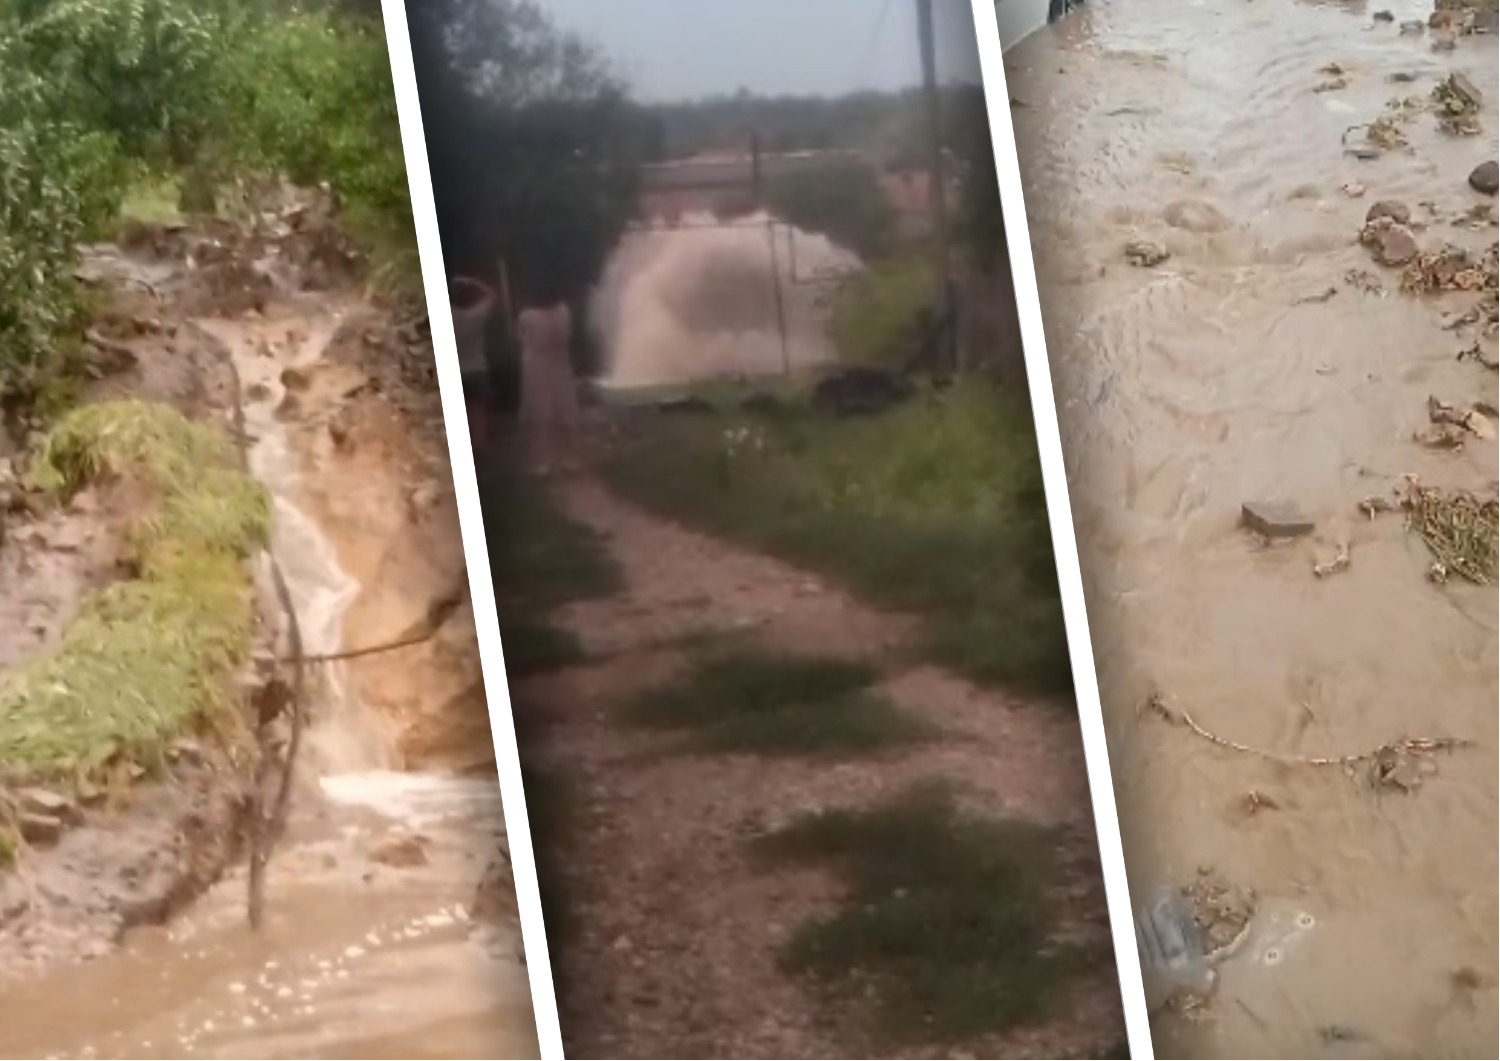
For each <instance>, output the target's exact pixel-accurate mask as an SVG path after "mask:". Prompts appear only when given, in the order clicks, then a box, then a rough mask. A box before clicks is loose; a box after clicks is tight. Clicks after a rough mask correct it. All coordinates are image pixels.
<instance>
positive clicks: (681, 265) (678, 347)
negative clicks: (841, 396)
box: [589, 213, 860, 387]
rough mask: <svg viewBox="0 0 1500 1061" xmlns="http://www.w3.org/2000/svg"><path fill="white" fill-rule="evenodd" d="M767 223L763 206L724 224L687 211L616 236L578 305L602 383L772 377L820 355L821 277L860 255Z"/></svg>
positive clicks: (828, 351) (825, 288)
mask: <svg viewBox="0 0 1500 1061" xmlns="http://www.w3.org/2000/svg"><path fill="white" fill-rule="evenodd" d="M771 222H772V219H771V217H770V216H769V215H767V214H764V213H760V214H753V215H750V216H749V217H746V218H741V219H738V220H736V221H733V222H716V221H715V219H714V218H713V217H712V216H711V215H708V214H690V215H686V216H684V217H683V218H682V221H681V223H680V224H679V225H678V226H677V227H675V228H652V229H646V230H635V231H631V232H627V233H626V234H625V236H624V237H623V238H622V239H621V241H620V243H619V245H618V246H617V247H616V248H615V250H614V253H613V254H612V255H611V257H610V260H609V262H608V264H607V265H606V266H605V270H604V275H603V277H602V278H601V280H600V282H599V286H598V288H597V290H596V291H595V293H594V297H593V300H592V302H591V304H590V307H589V327H590V329H591V331H592V332H593V334H594V336H595V338H596V339H597V340H598V341H599V343H600V345H601V347H602V348H603V350H604V352H605V357H604V363H605V366H606V367H605V370H604V372H603V377H604V382H605V383H606V384H608V385H610V386H615V387H650V386H656V385H661V384H674V383H685V382H692V381H696V380H703V379H708V378H712V377H716V376H725V375H746V376H764V375H775V374H777V373H780V372H782V371H783V370H784V369H785V368H786V367H788V366H789V367H790V368H792V369H793V370H794V371H795V370H797V369H801V368H806V367H808V366H810V365H816V364H820V363H822V362H826V361H829V360H831V359H832V358H833V357H834V350H833V345H832V342H831V340H830V338H829V336H828V317H829V308H828V303H829V298H828V296H829V294H830V292H831V291H832V287H831V286H830V285H831V283H832V282H833V281H832V278H835V277H840V276H847V275H848V274H850V273H851V272H853V271H855V270H857V269H858V268H859V267H860V261H859V259H858V257H857V256H855V255H854V254H852V253H850V252H849V251H846V250H844V249H842V248H840V247H838V246H837V245H835V244H834V243H832V242H830V241H829V240H828V239H827V238H826V237H824V236H821V235H818V234H815V233H809V232H804V231H802V230H800V229H796V228H792V227H790V226H787V225H784V224H781V223H776V224H775V225H774V227H773V226H772V224H771ZM772 233H774V238H775V241H776V249H775V254H774V266H773V253H772V248H771V238H772V235H771V234H772ZM778 287H779V290H780V296H781V313H780V314H778V310H777V290H778ZM783 318H784V320H785V332H786V337H785V349H784V350H783V345H782V334H781V332H782V324H781V320H782V319H783Z"/></svg>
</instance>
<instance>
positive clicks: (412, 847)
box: [370, 835, 427, 869]
mask: <svg viewBox="0 0 1500 1061" xmlns="http://www.w3.org/2000/svg"><path fill="white" fill-rule="evenodd" d="M370 861H371V862H376V863H379V864H380V865H382V866H391V867H393V868H395V869H411V868H413V867H416V866H425V865H427V842H426V841H425V840H423V839H422V837H420V836H412V835H402V836H391V837H387V838H386V839H384V840H382V841H381V842H380V843H378V844H376V845H375V846H374V847H373V848H372V849H371V850H370Z"/></svg>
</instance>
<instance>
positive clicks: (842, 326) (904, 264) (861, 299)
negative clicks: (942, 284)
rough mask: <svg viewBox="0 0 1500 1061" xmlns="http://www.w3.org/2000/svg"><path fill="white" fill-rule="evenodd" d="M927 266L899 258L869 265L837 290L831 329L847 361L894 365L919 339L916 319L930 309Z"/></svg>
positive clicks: (932, 287) (932, 289)
mask: <svg viewBox="0 0 1500 1061" xmlns="http://www.w3.org/2000/svg"><path fill="white" fill-rule="evenodd" d="M936 286H937V285H936V284H935V282H934V279H933V269H932V262H931V260H930V259H928V258H926V257H924V256H922V255H919V254H902V255H900V256H897V257H892V258H887V259H885V260H884V261H880V262H877V263H875V264H873V265H871V266H870V267H869V268H868V269H866V270H865V271H864V272H861V273H859V274H858V275H857V276H855V277H854V278H853V279H852V280H851V281H849V283H847V284H845V285H844V286H843V287H842V288H840V289H839V292H838V295H837V296H836V297H835V299H834V302H833V317H832V321H831V324H830V328H831V330H832V334H833V342H834V348H835V349H837V350H838V352H839V356H840V357H841V358H843V359H844V360H846V361H857V362H864V363H867V364H884V365H887V366H889V367H897V366H899V365H900V363H901V362H902V361H903V360H904V359H905V358H906V357H909V356H910V355H911V354H913V353H915V351H916V346H915V344H916V343H917V342H918V341H919V334H918V331H917V323H916V322H917V315H918V313H919V312H920V311H922V310H923V309H928V308H931V307H932V305H933V299H934V295H935V294H936Z"/></svg>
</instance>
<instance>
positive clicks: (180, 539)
mask: <svg viewBox="0 0 1500 1061" xmlns="http://www.w3.org/2000/svg"><path fill="white" fill-rule="evenodd" d="M33 477H34V478H35V480H36V482H37V483H38V485H40V486H42V487H44V488H47V489H51V490H53V491H55V492H57V493H60V494H63V495H65V496H66V495H69V494H72V493H74V492H76V491H77V490H79V489H82V488H83V487H86V486H89V485H91V484H95V483H103V482H108V481H115V482H119V481H124V482H126V483H129V484H132V485H133V486H135V487H137V488H139V490H140V491H141V492H142V496H143V497H144V499H145V500H144V506H143V508H144V511H142V512H140V513H137V514H135V515H134V516H133V518H132V520H131V522H130V523H129V524H128V525H127V526H126V528H125V543H126V548H127V560H128V561H129V563H130V565H131V566H132V567H133V568H134V570H135V573H136V577H135V578H133V579H130V580H128V581H124V582H119V583H115V584H113V585H111V586H108V587H106V588H105V589H103V590H101V591H99V592H97V593H95V594H93V595H92V596H91V597H89V598H88V599H87V600H86V601H85V602H84V604H83V606H82V607H81V608H80V610H79V613H78V615H77V616H76V617H75V618H74V620H73V621H72V622H71V623H70V624H69V625H68V627H67V629H66V630H65V631H64V633H63V637H62V642H61V644H60V645H59V646H58V648H57V650H56V651H54V652H52V653H50V654H48V655H45V656H41V657H38V658H36V659H34V660H32V661H30V662H29V663H27V664H26V665H23V666H22V667H19V668H17V669H16V670H14V671H12V672H10V673H8V674H5V675H4V676H0V761H3V762H5V763H6V764H8V765H11V766H14V767H17V768H20V769H22V770H24V771H26V772H28V773H32V774H41V775H48V776H60V775H72V776H74V777H75V778H77V779H79V780H82V779H83V778H86V777H90V776H92V775H94V774H96V773H98V772H99V771H101V770H102V769H104V768H105V767H106V766H108V765H109V764H112V763H116V762H119V761H125V762H129V763H132V764H136V765H139V766H142V767H145V768H147V769H151V768H154V767H156V766H158V765H159V764H160V763H161V762H162V759H163V756H164V753H165V751H166V749H167V748H168V746H169V745H170V744H171V743H172V742H173V741H174V740H176V739H178V738H180V737H182V736H184V735H186V734H188V733H190V732H194V731H196V730H197V729H199V728H200V727H205V728H210V729H213V728H216V727H218V726H220V725H223V724H224V723H226V722H229V723H231V724H232V719H233V716H232V715H230V714H229V712H230V710H231V709H232V708H233V706H234V699H233V696H232V693H231V681H232V679H233V677H234V675H235V673H236V672H237V671H238V670H239V668H240V667H241V666H242V665H243V663H244V661H245V660H246V659H247V658H248V655H249V651H250V647H251V640H252V637H253V634H254V629H255V612H254V599H253V594H252V586H251V581H250V576H249V573H248V571H247V570H246V567H245V561H246V560H247V559H248V558H249V557H250V556H252V555H253V554H254V553H255V552H256V551H257V550H259V549H261V548H264V546H265V545H266V543H267V541H268V538H269V532H270V523H271V505H270V499H269V498H268V496H267V495H266V493H265V492H264V490H263V489H262V488H261V487H260V485H259V484H258V483H256V482H255V481H254V480H252V479H250V478H249V477H248V476H246V475H245V474H243V473H242V472H241V471H240V470H239V467H238V463H237V461H236V457H235V454H234V450H233V448H232V447H231V445H230V443H229V442H228V440H227V439H225V438H224V437H223V436H222V435H220V434H218V433H217V432H215V431H214V430H213V429H212V428H209V427H207V426H205V425H202V424H196V423H194V422H192V421H190V420H188V419H187V418H185V417H183V416H182V415H181V414H180V413H178V412H177V411H175V410H174V409H171V408H169V407H167V406H163V405H155V404H151V403H146V402H139V401H121V402H108V403H101V404H98V405H91V406H86V407H83V408H81V409H78V410H76V411H75V412H73V413H71V414H69V415H68V416H66V417H65V418H64V419H63V420H61V421H60V422H59V423H58V425H57V426H56V428H55V429H54V430H53V432H52V433H51V435H50V436H49V437H48V439H47V442H46V444H45V445H44V446H43V448H42V450H41V452H40V454H39V456H38V458H37V461H36V464H35V466H34V469H33Z"/></svg>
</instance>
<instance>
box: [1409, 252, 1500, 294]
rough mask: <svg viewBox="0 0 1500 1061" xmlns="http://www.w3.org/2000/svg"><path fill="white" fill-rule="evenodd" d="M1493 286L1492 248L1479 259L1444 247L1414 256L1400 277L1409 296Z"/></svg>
mask: <svg viewBox="0 0 1500 1061" xmlns="http://www.w3.org/2000/svg"><path fill="white" fill-rule="evenodd" d="M1495 286H1496V270H1495V247H1493V246H1492V247H1491V248H1490V249H1489V250H1488V251H1486V252H1485V254H1484V256H1483V257H1482V258H1479V259H1475V257H1474V256H1473V255H1472V254H1470V253H1469V252H1468V251H1466V250H1464V248H1462V247H1455V246H1451V245H1450V246H1446V247H1444V248H1443V249H1442V250H1437V251H1426V252H1424V253H1422V254H1419V255H1417V256H1416V258H1415V260H1413V261H1411V263H1410V264H1409V265H1407V267H1406V271H1405V273H1403V274H1402V277H1401V289H1402V290H1403V291H1406V292H1408V293H1410V294H1429V293H1431V292H1434V291H1485V290H1494V288H1495Z"/></svg>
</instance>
